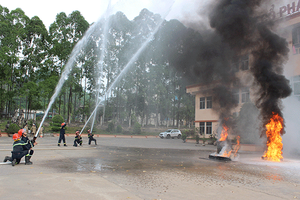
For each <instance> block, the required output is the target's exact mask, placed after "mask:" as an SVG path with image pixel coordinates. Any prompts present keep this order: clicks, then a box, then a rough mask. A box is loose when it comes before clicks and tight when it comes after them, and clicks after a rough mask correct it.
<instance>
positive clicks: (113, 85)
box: [80, 1, 175, 135]
mask: <svg viewBox="0 0 300 200" xmlns="http://www.w3.org/2000/svg"><path fill="white" fill-rule="evenodd" d="M174 3H175V1H172V4H171V5H170V7H169V9H168V11H167V12H166V14H165V15H164V16H163V17H162V19H161V21H160V22H159V23H158V25H157V26H156V28H155V29H154V31H153V32H152V33H151V35H150V36H149V37H148V38H147V40H146V41H145V42H144V43H143V45H142V46H141V47H140V48H139V49H138V50H137V52H136V53H135V54H134V55H133V57H132V58H131V59H130V60H129V62H128V63H127V64H126V66H125V67H124V68H123V70H122V71H121V72H120V74H119V75H118V76H117V77H116V79H115V80H114V81H113V83H112V84H111V85H110V86H109V88H108V89H107V90H106V93H105V95H104V97H106V96H107V95H108V94H109V93H110V92H111V90H112V89H113V88H114V87H115V86H116V84H117V83H118V82H119V81H120V79H121V78H122V77H123V76H124V74H125V73H126V72H127V71H128V70H129V69H130V67H131V66H132V63H133V62H135V61H136V60H137V59H138V57H139V56H140V54H141V53H142V52H143V51H144V50H145V48H146V47H147V45H148V44H149V43H150V42H151V41H152V39H153V37H154V35H155V34H156V33H157V31H158V30H159V28H160V26H161V24H162V23H163V22H164V20H165V18H166V17H167V16H168V14H169V13H170V11H171V10H172V7H173V5H174ZM97 101H98V100H97ZM102 102H103V98H102V100H101V101H100V102H99V103H98V104H97V105H96V107H95V109H94V111H93V112H92V114H91V116H92V115H93V114H94V113H95V112H96V110H97V109H98V106H99V105H100V104H101V103H102ZM91 116H90V117H89V119H88V120H87V121H86V123H85V125H84V127H83V128H82V130H81V131H80V135H81V133H82V131H83V130H84V128H85V127H86V125H87V123H88V122H89V120H90V119H91Z"/></svg>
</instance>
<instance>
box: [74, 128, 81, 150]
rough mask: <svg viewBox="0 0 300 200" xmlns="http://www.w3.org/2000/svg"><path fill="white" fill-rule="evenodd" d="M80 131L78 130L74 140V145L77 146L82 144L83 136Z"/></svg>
mask: <svg viewBox="0 0 300 200" xmlns="http://www.w3.org/2000/svg"><path fill="white" fill-rule="evenodd" d="M79 133H80V132H79V131H76V136H75V140H74V145H73V146H74V147H77V146H78V145H80V146H82V137H81V136H80V134H79Z"/></svg>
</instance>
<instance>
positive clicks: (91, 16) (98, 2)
mask: <svg viewBox="0 0 300 200" xmlns="http://www.w3.org/2000/svg"><path fill="white" fill-rule="evenodd" d="M172 1H173V0H112V5H113V8H114V12H116V11H122V12H123V13H124V14H125V15H126V16H127V17H128V19H129V20H132V19H133V18H134V17H135V16H137V15H138V14H139V12H140V11H141V10H142V9H143V8H147V9H148V10H150V11H151V12H154V13H158V14H161V15H162V16H163V15H165V13H166V11H167V10H168V8H169V7H170V5H171V4H172ZM197 1H198V2H201V3H204V2H206V1H207V0H175V3H174V5H173V7H172V10H171V12H170V13H169V15H168V16H167V20H169V19H174V18H175V19H179V20H181V19H184V18H185V19H186V18H190V19H193V20H196V19H197V17H198V16H197V14H196V11H197V10H199V7H200V6H201V5H199V3H196V2H197ZM0 5H1V6H2V7H7V8H8V9H9V10H10V11H11V10H14V9H16V8H21V9H22V10H23V11H24V12H25V14H26V15H27V16H28V17H30V18H32V17H33V16H38V17H39V18H40V19H41V20H42V21H43V22H44V24H45V26H46V27H47V29H48V27H49V26H50V24H52V23H53V22H54V21H55V17H56V15H57V14H58V13H60V12H65V13H66V14H67V15H69V14H71V13H72V12H73V11H75V10H78V11H80V13H81V14H82V16H83V17H84V18H85V19H86V20H87V21H88V22H89V23H92V22H95V21H97V20H98V19H99V18H100V17H101V16H102V15H103V14H104V12H105V11H106V9H107V6H108V0H72V1H70V0H51V1H41V0H26V1H25V0H0Z"/></svg>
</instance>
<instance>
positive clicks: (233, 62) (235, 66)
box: [231, 58, 240, 73]
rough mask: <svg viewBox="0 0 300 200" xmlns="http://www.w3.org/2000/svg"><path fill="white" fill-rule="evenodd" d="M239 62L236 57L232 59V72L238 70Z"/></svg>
mask: <svg viewBox="0 0 300 200" xmlns="http://www.w3.org/2000/svg"><path fill="white" fill-rule="evenodd" d="M239 63H240V61H239V59H238V58H236V59H234V60H233V61H232V63H231V67H232V72H233V73H235V72H238V71H239Z"/></svg>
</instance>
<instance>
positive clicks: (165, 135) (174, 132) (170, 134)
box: [159, 129, 181, 139]
mask: <svg viewBox="0 0 300 200" xmlns="http://www.w3.org/2000/svg"><path fill="white" fill-rule="evenodd" d="M159 137H160V138H161V139H163V138H167V139H169V138H172V139H174V138H175V137H177V138H178V139H180V138H181V131H180V130H178V129H168V130H167V131H165V132H161V133H160V134H159Z"/></svg>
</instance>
